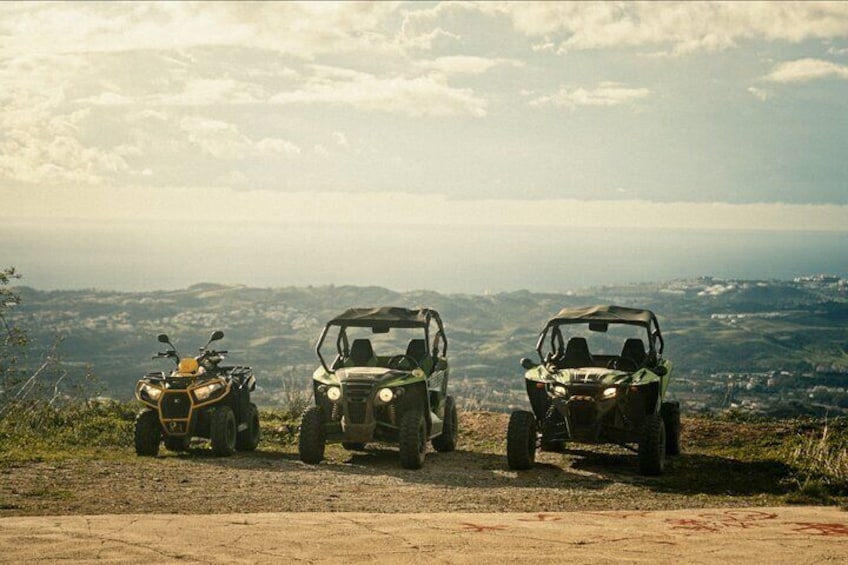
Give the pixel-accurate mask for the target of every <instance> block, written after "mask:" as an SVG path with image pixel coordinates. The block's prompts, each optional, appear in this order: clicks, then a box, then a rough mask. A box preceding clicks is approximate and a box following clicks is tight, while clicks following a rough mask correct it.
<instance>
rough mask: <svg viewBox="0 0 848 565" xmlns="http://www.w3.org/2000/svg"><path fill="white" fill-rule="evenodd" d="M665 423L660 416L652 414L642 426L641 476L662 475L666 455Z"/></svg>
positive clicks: (640, 441) (640, 446)
mask: <svg viewBox="0 0 848 565" xmlns="http://www.w3.org/2000/svg"><path fill="white" fill-rule="evenodd" d="M665 439H666V435H665V422H664V421H663V418H662V416H661V415H660V414H650V415H648V416H647V417H646V418H645V421H644V423H643V424H642V436H641V438H640V439H639V450H638V456H639V474H640V475H648V476H657V475H662V472H663V469H664V468H665V453H666V442H665Z"/></svg>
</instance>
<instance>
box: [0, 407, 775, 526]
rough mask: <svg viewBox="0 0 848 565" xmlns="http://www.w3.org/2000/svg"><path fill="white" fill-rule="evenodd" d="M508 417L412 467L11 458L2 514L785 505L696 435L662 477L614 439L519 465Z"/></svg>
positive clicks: (384, 457)
mask: <svg viewBox="0 0 848 565" xmlns="http://www.w3.org/2000/svg"><path fill="white" fill-rule="evenodd" d="M506 424H507V416H506V415H504V414H491V413H467V414H462V415H461V418H460V427H461V430H462V431H461V435H460V441H459V445H458V447H457V450H456V451H455V452H453V453H436V452H435V451H430V452H428V454H427V460H426V462H425V464H424V467H423V468H422V469H420V470H416V471H410V470H404V469H402V468H401V467H400V464H399V462H398V454H397V450H396V449H394V448H393V447H391V446H382V445H374V446H369V447H368V448H367V449H366V450H365V451H361V452H348V451H345V450H344V449H342V447H341V446H338V445H333V446H329V447H328V449H327V459H326V461H324V462H322V463H321V464H320V465H317V466H310V465H306V464H303V463H301V462H300V461H299V460H298V457H297V451H296V446H294V445H289V446H276V445H266V443H267V442H263V443H261V444H260V447H259V449H258V450H257V451H256V452H254V453H239V454H236V455H235V456H233V457H229V458H216V457H212V456H211V454H210V453H209V452H208V450H205V449H200V448H198V449H193V450H192V451H191V452H189V453H187V454H179V455H178V454H173V453H168V452H166V451H165V450H164V449H163V450H162V452H161V454H160V456H159V457H156V458H141V457H136V456H135V455H134V453H133V452H132V450H131V449H125V450H112V451H107V452H104V456H103V457H102V458H91V457H86V458H80V459H63V460H59V461H41V462H26V463H6V464H4V465H3V466H0V517H8V516H38V515H43V516H48V515H68V514H81V515H97V514H132V513H141V514H146V513H177V514H220V513H242V512H376V513H415V512H567V511H577V510H584V511H585V510H674V509H682V508H704V507H712V508H715V507H721V506H748V507H750V506H766V505H779V504H781V503H782V502H781V499H780V494H781V493H780V492H779V489H774V490H771V489H762V488H745V485H746V484H750V481H749V475H750V473H751V472H756V471H757V469H755V468H746V467H745V466H744V465H741V464H739V463H738V462H734V461H731V460H718V459H716V458H710V457H705V456H703V455H698V454H696V453H693V454H687V452H686V449H687V444H686V441H685V435H684V442H683V449H684V455H682V456H680V457H679V458H675V459H674V460H671V462H670V464H669V466H668V468H667V473H666V475H664V476H663V477H659V478H647V477H641V476H639V475H638V474H637V473H636V457H635V454H633V453H631V452H629V451H627V450H624V449H622V448H618V447H614V446H612V447H598V446H591V447H588V446H575V447H576V449H573V450H569V451H567V452H566V453H539V454H538V456H537V463H536V465H535V466H534V468H533V469H531V470H529V471H523V472H515V471H510V470H509V469H508V468H507V465H506V457H505V456H504V442H503V439H502V438H504V437H505V432H506ZM684 424H685V422H684ZM676 473H677V474H676ZM683 473H685V474H686V476H694V477H698V476H703V477H704V478H705V482H704V483H703V484H702V483H701V482H700V481H689V482H687V481H686V480H681V479H680V474H683ZM717 475H719V476H720V477H718V478H720V479H721V481H722V482H721V485H720V486H719V487H716V486H715V479H716V478H717V477H716V476H717ZM710 478H712V479H713V481H712V482H710V480H708V479H710Z"/></svg>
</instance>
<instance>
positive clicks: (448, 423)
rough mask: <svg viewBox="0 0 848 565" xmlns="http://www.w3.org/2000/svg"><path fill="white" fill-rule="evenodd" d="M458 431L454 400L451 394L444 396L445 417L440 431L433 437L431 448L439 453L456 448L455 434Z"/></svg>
mask: <svg viewBox="0 0 848 565" xmlns="http://www.w3.org/2000/svg"><path fill="white" fill-rule="evenodd" d="M458 432H459V420H458V418H457V413H456V402H455V401H454V399H453V396H447V397H445V417H444V425H443V427H442V433H440V434H439V435H437V436H436V437H434V438H433V441H432V442H431V443H432V444H433V449H435V450H436V451H438V452H439V453H447V452H449V451H453V450H454V449H456V436H457V433H458Z"/></svg>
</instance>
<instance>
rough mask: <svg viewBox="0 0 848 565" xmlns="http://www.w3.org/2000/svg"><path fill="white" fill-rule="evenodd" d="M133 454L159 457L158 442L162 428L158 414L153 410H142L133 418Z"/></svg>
mask: <svg viewBox="0 0 848 565" xmlns="http://www.w3.org/2000/svg"><path fill="white" fill-rule="evenodd" d="M134 435H135V453H136V455H140V456H142V457H156V456H157V455H159V442H160V440H161V439H162V426H161V425H160V424H159V413H158V412H156V411H155V410H142V411H141V412H139V414H138V416H136V418H135V434H134Z"/></svg>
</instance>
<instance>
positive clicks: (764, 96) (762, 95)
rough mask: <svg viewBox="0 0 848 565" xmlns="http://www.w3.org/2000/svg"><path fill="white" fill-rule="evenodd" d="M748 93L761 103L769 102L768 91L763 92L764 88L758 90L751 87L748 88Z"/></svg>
mask: <svg viewBox="0 0 848 565" xmlns="http://www.w3.org/2000/svg"><path fill="white" fill-rule="evenodd" d="M748 92H749V93H750V94H751V95H752V96H753V97H754V98H756V99H757V100H759V101H760V102H765V101H766V100H768V97H769V93H768V91H767V90H763V89H762V88H757V87H755V86H751V87H749V88H748Z"/></svg>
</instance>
